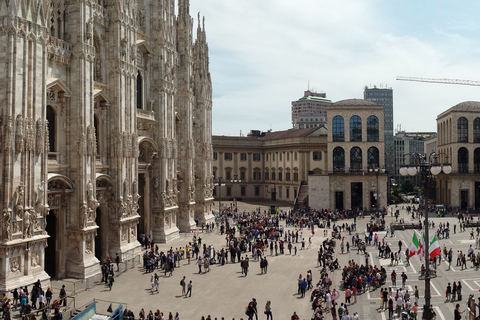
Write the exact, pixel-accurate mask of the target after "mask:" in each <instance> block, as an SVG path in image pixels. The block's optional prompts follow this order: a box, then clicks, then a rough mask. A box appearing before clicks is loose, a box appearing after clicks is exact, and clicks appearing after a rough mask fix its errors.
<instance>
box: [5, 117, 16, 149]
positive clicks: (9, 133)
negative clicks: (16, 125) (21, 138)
mask: <svg viewBox="0 0 480 320" xmlns="http://www.w3.org/2000/svg"><path fill="white" fill-rule="evenodd" d="M4 138H5V141H4V147H5V150H8V151H11V150H13V144H14V133H13V117H12V116H7V117H6V121H5V135H4Z"/></svg>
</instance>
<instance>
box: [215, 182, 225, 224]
mask: <svg viewBox="0 0 480 320" xmlns="http://www.w3.org/2000/svg"><path fill="white" fill-rule="evenodd" d="M222 179H223V178H222V177H218V182H217V183H215V186H218V215H219V216H220V214H221V212H222V211H221V210H222V209H221V208H222V198H221V196H220V190H222V189H221V188H220V187H224V186H225V183H222Z"/></svg>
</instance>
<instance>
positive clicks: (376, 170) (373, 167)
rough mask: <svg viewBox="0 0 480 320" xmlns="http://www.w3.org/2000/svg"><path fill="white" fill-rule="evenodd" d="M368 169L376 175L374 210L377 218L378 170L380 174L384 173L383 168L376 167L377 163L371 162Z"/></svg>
mask: <svg viewBox="0 0 480 320" xmlns="http://www.w3.org/2000/svg"><path fill="white" fill-rule="evenodd" d="M368 171H369V172H370V173H375V175H376V176H377V190H376V196H375V210H376V213H375V218H379V215H380V214H379V212H378V211H379V210H378V198H379V196H378V175H379V174H380V172H381V173H382V174H383V173H385V168H382V169H380V168H379V167H378V165H376V164H373V163H372V164H370V167H369V168H368Z"/></svg>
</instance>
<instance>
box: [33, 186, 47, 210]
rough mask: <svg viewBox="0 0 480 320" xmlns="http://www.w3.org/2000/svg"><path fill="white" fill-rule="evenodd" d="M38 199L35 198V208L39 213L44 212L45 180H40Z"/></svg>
mask: <svg viewBox="0 0 480 320" xmlns="http://www.w3.org/2000/svg"><path fill="white" fill-rule="evenodd" d="M35 194H36V199H35V209H36V210H37V212H38V213H42V214H43V213H44V208H45V182H43V181H42V182H40V183H39V184H38V187H37V191H36V192H35Z"/></svg>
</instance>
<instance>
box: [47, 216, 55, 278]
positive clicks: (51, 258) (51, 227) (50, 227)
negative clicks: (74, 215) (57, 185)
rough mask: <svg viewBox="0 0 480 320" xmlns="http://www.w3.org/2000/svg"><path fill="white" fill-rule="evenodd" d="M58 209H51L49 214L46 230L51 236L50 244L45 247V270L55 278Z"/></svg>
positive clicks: (48, 242) (48, 241)
mask: <svg viewBox="0 0 480 320" xmlns="http://www.w3.org/2000/svg"><path fill="white" fill-rule="evenodd" d="M56 214H57V212H56V210H52V211H50V214H49V215H48V216H47V228H46V231H47V233H48V235H49V236H50V238H48V240H47V244H48V246H47V247H46V248H45V272H46V273H48V275H49V276H50V277H51V278H52V279H54V278H56V277H57V272H56V271H57V254H56V253H57V217H56Z"/></svg>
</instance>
